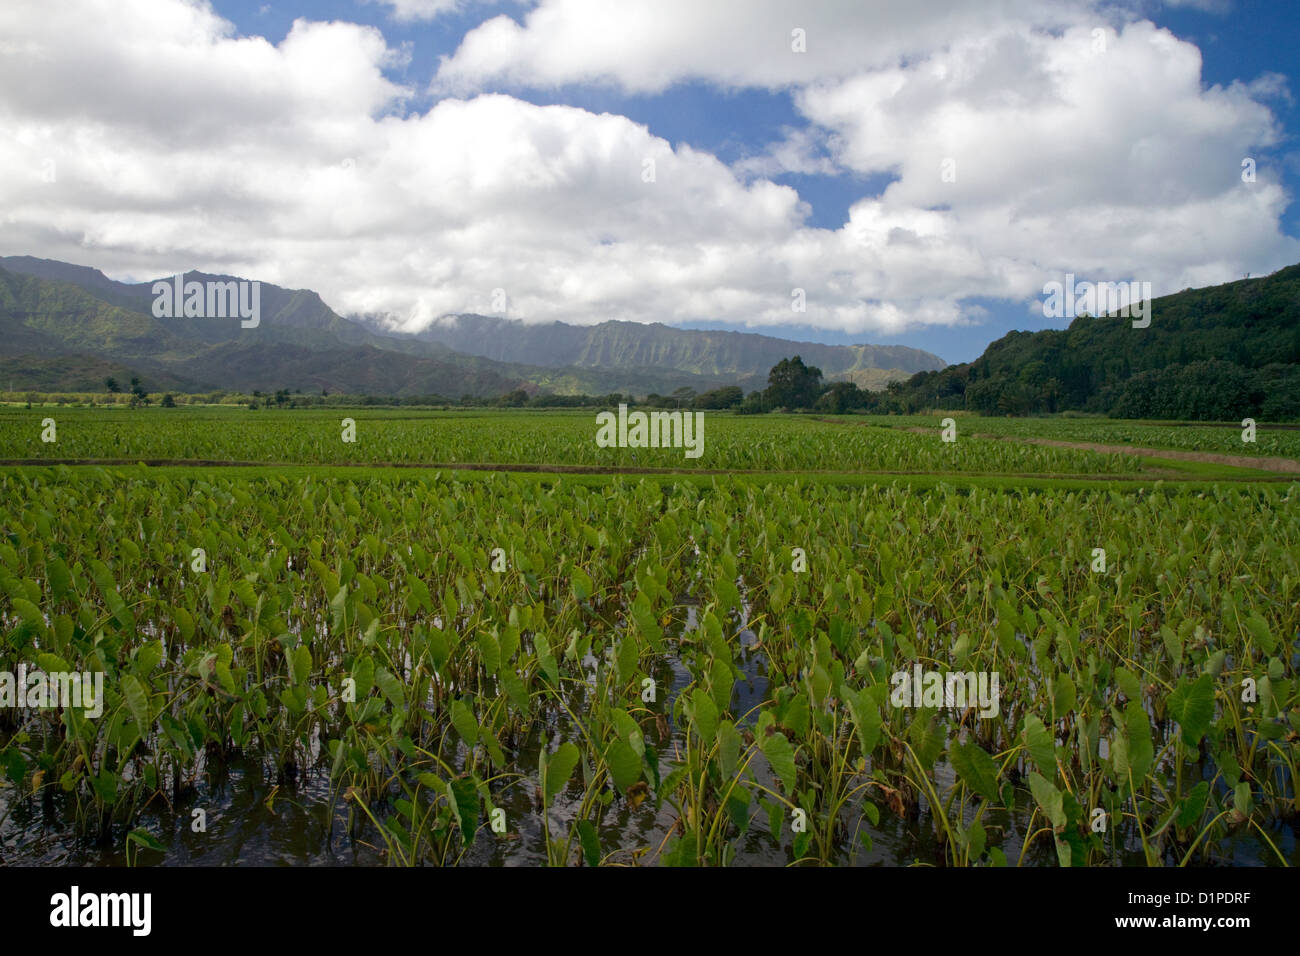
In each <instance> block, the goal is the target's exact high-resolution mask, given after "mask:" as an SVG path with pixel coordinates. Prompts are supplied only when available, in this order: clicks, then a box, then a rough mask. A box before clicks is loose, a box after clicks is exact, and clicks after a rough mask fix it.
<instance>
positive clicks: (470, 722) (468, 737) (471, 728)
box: [451, 700, 479, 747]
mask: <svg viewBox="0 0 1300 956" xmlns="http://www.w3.org/2000/svg"><path fill="white" fill-rule="evenodd" d="M451 725H452V726H453V727H455V728H456V733H458V734H460V738H461V740H463V741H465V746H466V747H473V746H474V744H475V743H477V742H478V733H479V727H478V721H477V720H475V719H474V712H473V711H472V710H470V708H469V706H468V705H467V704H466V703H465V702H464V701H462V700H453V701H452V702H451Z"/></svg>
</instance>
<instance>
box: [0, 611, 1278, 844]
mask: <svg viewBox="0 0 1300 956" xmlns="http://www.w3.org/2000/svg"><path fill="white" fill-rule="evenodd" d="M679 607H680V608H681V609H683V610H684V612H685V619H684V622H683V623H681V624H679V625H677V626H676V627H675V628H673V629H671V630H668V631H666V633H665V648H666V649H672V648H676V647H680V646H681V645H682V643H683V641H684V640H685V641H687V642H689V640H690V638H691V635H692V634H693V632H694V631H695V630H696V628H697V606H696V604H695V601H694V599H693V598H692V597H690V596H682V597H681V598H680V599H679ZM748 611H749V609H748V607H745V609H744V611H743V612H742V615H741V618H740V620H739V621H738V622H737V624H738V626H739V642H740V645H741V651H740V655H739V660H738V662H737V663H738V664H739V667H740V670H741V672H742V678H741V679H740V680H738V681H737V682H736V684H735V687H734V688H733V692H732V699H731V707H730V710H731V712H732V713H733V714H735V715H736V724H737V727H738V728H740V729H742V731H743V730H744V729H745V728H747V727H752V725H753V724H754V722H755V720H756V719H757V713H758V708H759V706H760V705H761V704H762V703H764V702H765V701H766V700H767V699H768V692H769V678H768V662H767V658H766V655H765V654H764V652H763V649H762V647H761V646H760V645H759V641H758V637H757V635H756V634H755V633H754V632H753V631H752V630H750V629H749V627H748V626H747V625H748ZM585 663H586V664H587V665H588V669H589V670H590V671H591V672H592V674H593V675H594V672H595V664H596V662H595V661H594V660H593V659H590V658H589V659H588V661H587V662H585ZM652 676H653V677H654V678H655V680H656V683H657V685H658V686H659V687H660V688H666V692H661V693H660V694H659V695H658V699H657V701H656V702H654V703H651V704H648V705H647V706H648V708H649V709H650V710H651V711H652V712H654V713H655V714H656V715H658V716H659V719H657V720H656V721H655V722H654V724H652V725H651V726H649V727H648V729H647V748H650V747H653V748H654V749H655V751H656V753H657V755H658V763H659V767H660V772H661V774H662V775H664V776H666V775H667V774H668V772H669V770H670V769H671V768H672V766H674V764H676V763H677V762H679V761H680V760H681V759H682V755H683V754H684V752H685V748H686V738H685V734H686V728H685V727H684V726H681V725H679V724H678V723H676V722H675V721H674V720H673V717H672V714H673V709H674V704H675V702H676V701H677V699H678V696H679V695H680V694H681V693H682V692H683V690H685V689H686V688H687V687H688V686H689V685H690V684H691V682H692V681H693V680H694V678H693V676H692V674H691V672H690V670H689V669H688V668H687V667H686V665H685V664H684V663H683V662H682V660H681V658H680V657H679V656H678V655H676V654H673V653H669V654H665V655H664V656H662V657H661V658H659V659H658V661H657V663H656V667H655V669H654V671H653V674H652ZM544 726H545V727H546V728H547V729H543V730H542V732H540V733H538V734H535V735H533V736H531V737H529V738H527V739H525V740H523V741H521V742H520V745H519V747H518V749H517V751H516V752H515V753H514V754H512V760H511V763H512V764H513V765H514V767H516V768H534V769H533V771H532V773H531V774H530V775H529V776H528V778H527V779H526V780H523V781H516V782H514V783H512V784H510V785H507V786H504V787H501V788H495V789H494V793H493V801H494V803H495V805H497V806H499V807H502V808H504V809H505V811H506V819H507V827H508V831H509V832H508V833H507V834H506V835H505V836H504V837H502V836H498V835H495V834H493V833H491V832H490V831H489V829H488V828H487V827H482V828H481V829H480V830H479V832H478V834H477V836H476V838H475V840H474V841H473V843H472V844H471V845H470V846H469V847H468V848H467V849H466V850H465V851H464V853H463V855H462V856H461V857H460V858H459V859H449V860H446V861H444V862H447V863H457V862H458V863H460V864H462V865H488V866H492V865H496V866H536V865H544V864H545V863H546V862H547V853H546V837H545V833H544V829H543V825H542V819H541V816H540V815H539V812H538V807H537V805H536V803H535V793H536V790H537V785H538V779H537V773H536V770H535V768H536V767H537V765H538V756H539V753H540V751H541V749H542V747H543V746H544V747H545V748H546V749H547V750H548V751H553V750H554V749H555V748H556V747H557V746H558V745H559V744H560V743H561V742H562V737H561V736H560V735H559V734H558V732H556V731H555V729H554V727H553V726H551V725H544ZM662 729H666V731H667V732H666V733H663V734H661V730H662ZM313 749H314V750H315V751H316V754H317V755H319V750H318V748H313ZM751 768H752V770H753V772H754V775H755V777H756V778H757V780H758V781H759V782H760V783H762V784H764V785H766V786H770V787H773V788H775V787H776V786H777V785H776V783H775V781H774V778H773V775H772V772H771V768H770V767H769V766H768V765H767V763H766V761H765V759H764V758H763V756H762V755H761V753H760V754H757V755H756V756H755V758H754V762H753V763H752V764H751ZM863 779H865V778H858V779H856V780H854V781H853V783H852V784H851V786H852V785H855V784H857V783H860V782H862V780H863ZM954 779H955V777H954V773H953V770H952V768H951V767H950V766H948V765H946V764H943V763H940V764H938V765H936V767H935V782H936V784H937V790H938V792H939V793H941V794H942V793H943V792H945V790H946V789H947V788H949V787H950V786H952V784H953V782H954ZM56 791H57V788H46V789H45V790H44V791H43V794H42V796H40V797H31V796H23V795H19V794H17V793H16V792H15V790H14V789H13V788H12V787H5V788H3V789H0V864H5V865H40V866H51V865H60V866H67V865H73V866H102V865H115V866H121V865H126V864H127V862H128V861H127V857H126V853H125V849H124V847H125V844H126V839H125V836H126V832H127V831H126V829H125V828H118V829H116V830H115V831H114V832H112V833H111V834H110V835H109V838H108V839H107V840H105V841H102V842H101V841H97V840H94V839H88V838H82V837H78V836H76V835H75V827H74V822H75V821H74V808H73V806H72V804H71V801H69V800H68V799H67V798H66V797H65V796H63V795H62V794H61V793H57V792H56ZM581 799H582V795H581V788H580V787H579V786H578V785H577V784H571V785H570V786H569V787H568V788H566V790H565V791H563V792H561V793H560V794H559V795H558V796H557V797H556V799H555V801H554V802H553V805H552V806H550V807H549V808H548V815H549V821H550V832H551V836H552V838H555V837H557V836H559V837H562V836H563V835H564V834H565V833H566V832H567V826H568V824H569V822H570V821H571V820H572V819H573V818H574V817H575V815H576V814H577V812H578V810H579V805H580V803H581ZM350 809H351V808H350V807H349V804H347V803H346V802H345V801H344V800H343V799H342V798H341V797H340V795H339V794H338V793H337V791H336V790H335V789H334V788H331V786H330V783H329V778H328V765H327V764H326V765H324V766H321V767H317V768H313V769H311V770H309V771H307V772H305V773H304V774H302V776H301V777H300V778H299V779H298V780H296V781H294V782H292V783H278V784H277V782H276V774H275V772H274V769H273V764H272V762H271V761H270V760H267V761H265V762H263V761H259V760H258V759H257V758H256V757H251V756H244V757H240V758H237V759H234V760H231V761H229V762H227V763H225V764H222V765H220V766H215V765H214V766H211V767H209V768H207V769H205V771H204V773H202V774H201V775H200V777H199V779H198V780H197V781H196V786H195V788H194V790H193V791H192V792H191V793H190V794H189V795H188V796H186V797H185V798H184V799H182V800H181V801H179V802H178V803H177V804H176V805H175V806H167V805H165V804H162V803H159V804H158V805H155V806H150V807H146V808H145V809H144V811H143V812H142V813H141V815H140V818H139V820H138V821H137V825H138V826H142V827H144V828H145V829H147V830H148V831H149V832H150V833H152V834H153V835H154V836H155V837H157V838H158V839H159V840H160V841H161V842H162V843H163V845H164V846H166V847H167V850H166V852H165V853H163V854H159V853H157V852H149V851H146V852H144V853H143V854H142V855H141V857H140V863H141V864H142V865H168V866H185V865H204V866H224V865H231V864H235V863H238V864H240V865H313V866H373V865H385V864H388V863H392V862H396V861H394V860H391V859H390V857H389V853H388V851H387V849H386V848H385V846H384V843H383V841H382V839H381V838H380V837H379V836H378V834H377V832H376V831H375V830H374V828H373V827H372V826H370V825H369V824H368V823H367V822H366V821H365V818H364V815H359V814H357V813H356V812H355V811H353V812H350ZM373 809H374V811H375V812H376V815H378V816H380V817H381V818H382V817H383V816H385V815H387V813H389V812H391V808H384V807H375V808H373ZM750 809H751V814H752V818H751V823H750V826H749V828H748V830H747V832H746V833H744V834H743V835H740V836H738V837H735V838H734V839H733V843H732V850H733V851H734V858H733V859H732V860H731V862H732V864H733V865H751V866H752V865H760V866H763V865H765V866H783V865H786V864H788V863H789V862H790V861H791V858H792V857H791V851H790V849H789V847H790V835H789V834H788V833H783V834H781V838H780V840H779V841H778V840H774V839H773V837H772V834H771V832H770V830H769V826H768V820H767V815H766V814H765V813H764V812H762V811H761V809H760V808H759V807H758V806H757V804H756V803H751V807H750ZM877 809H878V810H879V819H880V824H879V825H878V826H872V825H871V824H870V822H869V820H867V819H866V818H865V817H864V816H863V811H862V807H861V804H860V803H856V804H855V803H851V804H850V805H849V806H848V807H846V809H845V811H844V812H843V814H842V816H841V822H842V824H843V826H844V828H845V832H846V833H847V834H849V835H850V839H845V840H842V841H841V843H842V849H841V852H840V855H839V857H838V858H837V859H836V861H835V862H837V863H840V864H846V865H850V864H851V865H900V866H902V865H914V864H922V865H943V863H944V850H943V847H942V845H941V844H940V843H939V842H938V840H937V839H936V837H935V827H934V823H933V818H932V816H931V814H930V808H929V806H928V805H927V803H926V801H925V799H924V798H923V797H922V798H921V799H920V800H919V803H918V805H917V806H916V807H915V809H914V810H913V811H912V812H910V813H908V814H907V815H906V816H903V817H900V816H898V815H896V814H895V813H893V812H891V811H890V810H889V808H888V807H887V806H886V805H885V804H884V803H883V802H880V803H878V804H877ZM196 811H202V812H203V814H204V815H205V818H206V820H205V822H206V832H196V830H195V825H196V821H197V815H196ZM1031 815H1032V807H1031V806H1030V805H1028V804H1027V803H1020V804H1018V805H1017V806H1016V807H1015V808H1014V809H1013V811H1012V812H1007V811H1006V810H1005V809H1004V808H989V809H986V811H985V814H984V816H983V818H982V822H983V824H984V826H985V828H986V830H987V831H988V832H989V838H990V843H991V844H996V845H1000V846H1002V848H1003V850H1004V852H1005V853H1006V854H1007V858H1008V862H1009V863H1010V864H1012V865H1015V864H1016V863H1017V861H1018V859H1019V856H1020V849H1021V847H1022V845H1023V843H1024V839H1025V835H1026V830H1025V828H1026V826H1027V825H1028V823H1029V821H1030V817H1031ZM972 817H973V808H972V809H971V810H970V811H968V816H967V819H966V821H965V822H967V823H968V822H970V819H971V818H972ZM677 818H678V814H677V811H676V809H675V808H674V807H673V806H672V805H671V804H670V803H669V802H668V801H665V802H664V804H663V805H662V806H661V807H659V808H657V809H656V807H655V802H654V800H653V798H651V799H646V800H645V801H643V802H641V803H640V804H639V805H637V806H632V805H630V804H629V802H628V801H627V800H625V799H624V798H623V797H621V796H615V798H614V800H613V802H612V803H610V804H609V806H608V807H606V808H605V811H604V814H603V818H602V823H601V826H600V829H599V836H600V843H601V851H602V854H604V855H605V860H606V862H608V863H611V864H623V865H643V864H651V865H652V864H654V863H656V862H658V851H659V850H660V849H661V848H662V847H663V846H664V844H665V842H666V841H667V840H668V839H669V838H670V837H671V836H673V835H674V831H675V825H676V822H677ZM1035 825H1036V826H1037V825H1038V824H1035ZM859 834H865V835H866V836H867V837H868V838H869V842H870V847H869V848H868V846H867V845H866V844H865V843H864V842H863V841H862V840H861V839H859V838H858V835H859ZM1269 836H1270V839H1271V840H1272V841H1273V842H1274V843H1275V844H1276V845H1277V847H1278V850H1279V851H1281V853H1282V854H1283V856H1285V857H1286V858H1287V859H1288V860H1289V861H1290V863H1291V864H1292V865H1300V839H1298V837H1300V833H1297V830H1296V828H1295V827H1293V826H1284V827H1279V828H1274V830H1273V831H1272V832H1271V833H1270V835H1269ZM576 845H577V841H576V839H575V840H574V847H575V849H574V851H573V854H572V856H571V858H570V861H569V862H571V863H576V862H578V859H579V853H578V851H577V849H576ZM1220 850H1221V851H1222V853H1223V854H1224V855H1225V856H1227V858H1228V861H1230V862H1231V864H1232V865H1238V866H1248V865H1275V864H1276V857H1275V855H1274V854H1273V853H1272V851H1271V850H1269V849H1268V848H1267V847H1266V846H1264V845H1263V844H1262V841H1260V840H1259V839H1258V838H1257V837H1256V836H1254V835H1253V833H1250V832H1241V833H1239V834H1237V835H1236V836H1235V837H1233V838H1230V839H1228V840H1225V841H1223V843H1222V844H1221V846H1220ZM132 852H133V853H134V850H133V851H132ZM1021 862H1023V863H1025V864H1032V865H1040V866H1055V865H1056V859H1055V853H1054V852H1053V851H1052V849H1051V848H1050V846H1049V845H1047V843H1046V841H1044V840H1041V839H1040V840H1036V841H1035V842H1034V847H1033V849H1032V850H1031V851H1030V852H1029V853H1027V854H1026V856H1025V858H1024V860H1023V861H1021ZM1114 862H1115V863H1118V864H1122V865H1137V866H1140V865H1145V861H1144V859H1143V856H1142V850H1141V847H1140V846H1139V845H1133V846H1129V847H1126V848H1124V850H1123V852H1121V854H1120V855H1119V857H1118V858H1117V859H1116V860H1115V861H1114ZM1224 862H1227V861H1224Z"/></svg>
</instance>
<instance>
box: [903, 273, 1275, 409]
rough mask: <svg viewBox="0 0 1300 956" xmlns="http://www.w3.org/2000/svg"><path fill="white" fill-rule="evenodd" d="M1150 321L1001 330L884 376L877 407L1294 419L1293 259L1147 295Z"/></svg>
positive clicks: (1102, 321)
mask: <svg viewBox="0 0 1300 956" xmlns="http://www.w3.org/2000/svg"><path fill="white" fill-rule="evenodd" d="M1151 315H1152V318H1151V325H1150V327H1149V328H1144V329H1135V328H1133V327H1132V325H1131V322H1130V320H1128V319H1124V318H1114V317H1102V318H1092V317H1086V316H1081V317H1080V318H1078V319H1076V320H1075V321H1074V322H1073V323H1071V325H1070V327H1069V328H1068V329H1063V330H1047V331H1043V332H1010V333H1008V334H1007V335H1005V336H1003V337H1002V338H1000V339H998V340H997V341H996V342H994V343H993V344H991V345H990V346H989V347H988V348H987V349H986V350H985V352H984V354H983V355H982V356H980V357H979V358H978V359H976V360H975V361H974V362H971V363H968V364H962V365H952V366H949V367H948V368H946V369H944V370H942V371H939V372H920V373H918V374H916V375H913V376H912V377H911V378H910V379H908V380H907V381H906V382H905V383H896V384H893V385H890V386H889V387H888V389H887V391H886V393H885V398H884V400H883V401H882V402H881V403H878V405H877V410H884V411H899V412H904V413H908V412H917V411H921V410H922V409H927V408H965V409H968V410H970V411H973V412H979V413H980V414H983V415H1027V414H1037V413H1045V412H1046V413H1050V412H1060V411H1065V410H1079V411H1087V412H1095V413H1101V414H1106V415H1110V416H1111V417H1115V418H1157V419H1185V420H1198V421H1214V420H1217V421H1228V420H1233V419H1239V418H1242V417H1245V416H1249V417H1254V418H1259V419H1263V420H1267V421H1289V420H1296V419H1300V265H1297V266H1290V267H1288V268H1286V269H1282V270H1280V271H1279V272H1275V273H1274V274H1273V275H1271V276H1267V277H1264V278H1260V279H1245V280H1242V281H1239V282H1230V283H1227V284H1226V285H1221V286H1213V287H1210V288H1205V289H1187V290H1185V291H1183V292H1179V293H1176V294H1174V295H1169V296H1165V297H1163V298H1160V299H1156V300H1154V302H1153V303H1152V313H1151Z"/></svg>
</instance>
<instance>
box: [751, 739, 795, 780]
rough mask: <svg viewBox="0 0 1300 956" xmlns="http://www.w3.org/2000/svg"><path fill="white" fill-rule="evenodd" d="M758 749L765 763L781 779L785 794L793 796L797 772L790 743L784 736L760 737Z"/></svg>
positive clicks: (793, 751)
mask: <svg viewBox="0 0 1300 956" xmlns="http://www.w3.org/2000/svg"><path fill="white" fill-rule="evenodd" d="M759 749H760V750H762V751H763V756H764V757H766V758H767V762H768V763H770V764H771V765H772V769H773V770H774V771H776V774H777V776H778V777H780V778H781V784H782V786H784V788H785V792H786V793H788V794H793V793H794V788H795V782H796V779H797V777H798V770H797V767H796V764H795V759H794V755H795V750H794V748H793V747H791V746H790V741H788V740H786V739H785V734H781V733H775V734H769V735H767V736H760V738H759Z"/></svg>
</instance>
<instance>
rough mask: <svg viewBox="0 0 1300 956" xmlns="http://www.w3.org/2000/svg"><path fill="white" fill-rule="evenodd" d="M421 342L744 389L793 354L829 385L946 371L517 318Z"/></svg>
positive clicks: (772, 341) (934, 363)
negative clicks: (672, 373) (684, 376)
mask: <svg viewBox="0 0 1300 956" xmlns="http://www.w3.org/2000/svg"><path fill="white" fill-rule="evenodd" d="M418 337H419V338H421V339H425V340H428V341H436V342H441V343H442V344H444V345H446V346H447V347H448V348H452V349H455V350H456V351H458V352H469V353H471V354H475V355H483V356H485V357H487V358H491V359H495V360H496V361H501V362H528V363H530V364H533V365H547V366H577V367H580V368H655V369H675V370H677V371H679V372H689V373H691V374H695V375H706V376H720V377H723V378H726V379H727V380H729V381H731V382H732V383H735V384H743V385H745V386H746V387H747V388H758V387H762V386H763V385H765V384H766V380H767V373H768V371H769V370H770V369H771V368H772V366H773V365H775V364H776V363H777V362H779V361H781V359H783V358H789V357H791V356H793V355H802V356H803V359H804V361H805V362H806V363H808V364H809V365H816V366H818V367H819V368H820V369H821V370H822V373H823V374H824V375H825V376H826V378H827V379H828V380H831V381H836V380H841V379H848V378H849V377H850V375H851V374H852V373H854V372H859V371H864V370H869V369H881V370H888V371H892V372H895V373H902V374H910V373H913V372H919V371H924V370H927V369H939V368H942V367H943V364H944V363H943V360H942V359H940V358H939V357H938V356H936V355H932V354H931V353H929V352H923V351H921V350H920V349H913V348H907V347H905V346H901V345H822V344H819V343H816V342H792V341H788V340H786V339H778V338H773V337H772V336H768V335H760V334H757V333H753V332H718V331H702V330H697V329H675V328H671V327H669V326H666V325H661V324H659V323H657V322H656V323H651V324H643V323H640V322H602V323H600V324H599V325H593V326H577V325H567V324H565V323H563V322H554V323H550V324H546V325H527V324H525V323H523V322H521V321H519V320H518V319H504V318H500V317H497V316H486V315H472V314H466V315H459V316H449V317H448V318H447V320H446V321H443V322H438V323H435V324H434V325H432V326H430V327H429V328H427V329H425V330H424V331H423V332H420V333H419V334H418Z"/></svg>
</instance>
